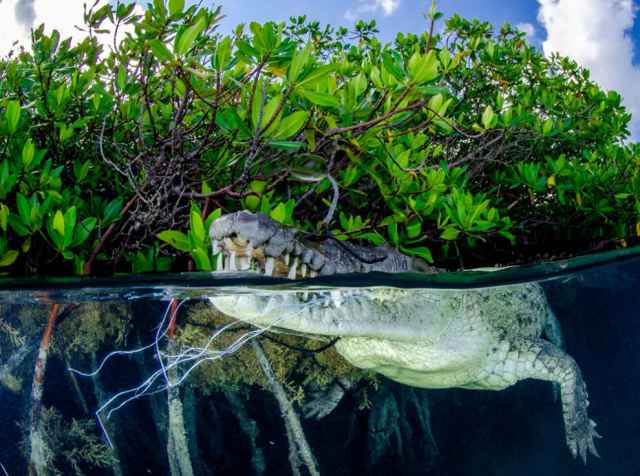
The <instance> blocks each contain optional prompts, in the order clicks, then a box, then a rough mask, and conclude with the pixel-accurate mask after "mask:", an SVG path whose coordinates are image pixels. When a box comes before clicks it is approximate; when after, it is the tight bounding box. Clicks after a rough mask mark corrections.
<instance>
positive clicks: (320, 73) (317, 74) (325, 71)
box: [298, 64, 336, 86]
mask: <svg viewBox="0 0 640 476" xmlns="http://www.w3.org/2000/svg"><path fill="white" fill-rule="evenodd" d="M335 69H336V67H335V65H333V64H325V65H322V66H319V67H317V68H315V69H314V70H312V71H310V72H309V73H308V74H307V75H306V76H305V77H304V78H303V79H302V80H301V81H300V82H299V83H298V86H304V85H307V86H312V85H313V84H314V83H315V82H316V81H320V80H321V79H324V78H326V77H327V76H328V75H329V73H331V72H332V71H334V70H335Z"/></svg>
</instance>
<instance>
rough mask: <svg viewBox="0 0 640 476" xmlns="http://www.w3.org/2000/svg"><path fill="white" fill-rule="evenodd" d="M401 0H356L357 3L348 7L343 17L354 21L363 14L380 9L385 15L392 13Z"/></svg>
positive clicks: (373, 12) (371, 13)
mask: <svg viewBox="0 0 640 476" xmlns="http://www.w3.org/2000/svg"><path fill="white" fill-rule="evenodd" d="M400 1H401V0H358V4H357V5H355V6H354V7H353V8H350V9H348V10H347V11H346V12H345V14H344V17H345V18H346V19H347V20H349V21H355V20H357V19H359V18H362V16H364V15H368V16H371V15H374V14H376V13H377V12H379V11H380V10H382V13H383V14H384V15H385V16H389V15H393V13H395V11H396V10H397V9H398V7H400Z"/></svg>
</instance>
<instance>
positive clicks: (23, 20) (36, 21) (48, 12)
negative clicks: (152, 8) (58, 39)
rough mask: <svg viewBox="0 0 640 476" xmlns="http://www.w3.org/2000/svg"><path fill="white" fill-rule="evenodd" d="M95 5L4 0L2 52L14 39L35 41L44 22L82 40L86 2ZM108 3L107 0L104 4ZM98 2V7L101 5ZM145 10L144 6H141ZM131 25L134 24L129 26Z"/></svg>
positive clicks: (80, 0) (72, 0) (0, 5)
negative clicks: (36, 30)
mask: <svg viewBox="0 0 640 476" xmlns="http://www.w3.org/2000/svg"><path fill="white" fill-rule="evenodd" d="M84 3H87V4H89V5H91V4H92V3H93V2H91V1H87V0H0V56H5V55H6V54H7V53H8V52H9V51H10V50H11V49H12V45H13V43H14V42H16V41H17V42H18V43H19V44H21V45H23V46H25V47H28V46H29V45H30V42H31V39H30V38H31V36H30V31H31V28H32V27H37V26H38V25H40V24H41V23H44V24H45V27H46V31H48V32H50V31H52V30H53V29H56V30H58V31H59V32H60V34H61V36H62V38H68V37H71V38H73V39H74V40H79V39H81V38H83V37H84V35H85V33H83V32H81V31H79V30H78V29H77V28H76V26H82V25H83V23H84V20H83V13H84V10H83V4H84ZM104 3H106V2H105V1H104V0H102V1H101V2H100V5H101V4H104ZM100 5H98V8H99V6H100ZM137 10H138V11H141V7H137ZM107 21H108V20H107ZM128 28H130V27H128ZM101 39H103V40H104V42H105V43H106V44H110V43H111V36H110V35H106V34H105V35H103V36H102V38H101Z"/></svg>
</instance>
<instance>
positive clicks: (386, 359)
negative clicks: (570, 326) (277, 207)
mask: <svg viewBox="0 0 640 476" xmlns="http://www.w3.org/2000/svg"><path fill="white" fill-rule="evenodd" d="M209 235H210V238H211V240H212V246H213V252H214V253H219V255H218V256H219V258H218V270H224V271H238V272H242V271H250V270H253V271H257V272H259V273H261V274H264V275H267V276H274V277H287V278H289V279H302V278H313V277H316V276H325V275H333V274H339V273H366V272H372V271H379V272H387V273H400V272H422V273H437V272H441V270H439V269H437V268H435V267H432V266H430V265H428V264H427V263H426V262H424V261H422V260H421V259H420V258H416V257H411V256H406V255H404V254H402V253H400V252H398V251H397V250H395V249H394V248H391V247H388V246H378V247H367V246H362V245H357V244H353V243H348V242H341V241H338V240H336V239H329V238H326V239H322V240H314V239H313V238H312V237H310V236H309V235H305V234H304V233H303V232H301V231H300V230H297V229H294V228H292V227H288V226H284V225H282V224H280V223H278V222H276V221H274V220H272V219H270V218H269V217H267V216H266V215H263V214H254V213H251V212H248V211H239V212H236V213H231V214H227V215H223V216H221V217H220V218H218V219H217V220H215V221H214V222H213V223H212V224H211V227H210V230H209ZM209 299H210V300H211V302H212V303H213V305H214V307H216V308H217V309H218V310H219V311H220V312H222V313H224V314H226V315H228V316H231V317H233V318H235V319H238V320H241V321H244V322H248V323H251V324H254V325H256V326H260V327H274V326H275V327H277V328H280V329H284V330H287V331H293V332H298V333H303V334H310V335H321V336H330V337H333V338H334V339H337V341H336V344H335V348H336V350H337V352H338V353H339V354H340V355H341V356H342V357H344V358H345V359H346V360H347V361H348V362H350V363H351V364H352V365H354V366H356V367H358V368H361V369H366V370H370V371H374V372H377V373H380V374H382V375H384V376H385V377H387V378H389V379H392V380H395V381H397V382H400V383H402V384H405V385H409V386H414V387H419V388H430V389H434V388H465V389H481V390H502V389H504V388H506V387H509V386H511V385H514V384H515V383H516V382H518V381H520V380H524V379H539V380H545V381H550V382H553V383H554V385H555V386H556V388H559V393H560V398H561V403H562V415H563V420H564V429H565V439H566V443H567V446H568V448H569V451H570V453H571V454H572V456H573V457H574V458H576V457H577V456H579V457H580V458H581V460H582V461H583V462H584V463H585V464H586V462H587V455H588V454H589V453H590V454H592V455H594V456H596V457H598V456H599V455H598V452H597V449H596V446H595V438H600V435H599V434H598V433H597V431H596V429H595V428H596V424H595V422H594V421H593V420H591V419H590V418H589V416H588V413H587V408H588V406H589V400H588V395H587V389H586V385H585V382H584V380H583V377H582V374H581V371H580V368H579V367H578V364H577V363H576V361H575V360H574V359H573V358H572V357H571V356H569V355H568V354H567V353H566V352H565V351H564V350H563V339H562V333H561V331H560V327H559V323H558V321H557V319H556V317H555V315H554V313H553V311H552V309H551V307H550V305H549V303H548V301H547V298H546V296H545V293H544V290H543V289H542V287H541V286H540V285H539V284H537V283H524V284H509V285H502V286H494V287H486V288H476V289H398V288H390V287H374V288H353V289H349V290H344V291H343V290H340V291H326V292H319V293H314V294H313V297H312V298H309V291H308V290H307V291H304V292H302V291H298V290H294V291H282V292H270V293H264V292H257V293H251V294H249V293H241V294H226V295H222V294H221V295H215V296H211V297H210V298H209ZM304 303H306V304H307V305H302V304H304ZM287 309H296V312H284V311H285V310H287Z"/></svg>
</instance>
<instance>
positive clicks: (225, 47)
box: [0, 0, 640, 274]
mask: <svg viewBox="0 0 640 476" xmlns="http://www.w3.org/2000/svg"><path fill="white" fill-rule="evenodd" d="M440 16H441V15H440V14H439V13H437V12H436V11H435V9H434V8H432V9H431V10H430V12H429V13H428V15H427V17H428V21H429V22H430V24H427V28H426V30H427V31H426V32H425V33H423V34H419V35H415V34H408V35H403V34H399V35H398V36H397V38H396V40H395V41H394V42H393V43H392V44H386V45H383V44H381V43H380V42H379V41H378V40H377V39H376V36H375V34H376V28H375V23H374V22H370V23H366V22H359V23H357V24H356V26H355V30H354V31H353V32H349V31H347V30H346V29H342V28H341V29H334V28H332V27H326V28H321V27H320V25H319V24H318V23H316V22H309V21H307V19H306V18H305V17H298V18H291V19H290V21H289V23H287V24H285V23H265V24H258V23H251V24H250V25H248V26H245V25H240V26H238V27H237V28H236V29H235V30H234V32H233V33H232V34H231V35H228V36H223V35H221V34H218V33H216V28H217V27H218V25H219V23H220V21H221V19H222V15H221V13H220V9H219V8H218V9H214V10H212V9H208V8H204V7H197V6H191V7H189V8H185V6H184V2H183V1H169V2H168V4H167V3H166V2H164V1H163V0H154V1H153V3H152V4H151V5H149V6H148V8H147V10H146V11H145V12H144V15H142V16H140V15H137V14H136V13H135V10H134V7H133V5H127V4H116V5H106V6H103V7H101V8H99V9H98V10H95V11H94V10H90V11H87V12H86V15H85V20H86V37H85V39H84V40H83V41H81V42H79V43H77V44H75V45H72V44H71V43H70V40H62V39H61V38H60V35H59V34H58V33H57V32H55V31H54V32H53V33H51V34H50V35H48V34H46V33H45V31H44V28H43V27H42V26H41V27H39V28H38V29H36V30H35V31H34V32H33V46H32V48H31V50H29V51H18V52H16V53H15V54H14V55H10V56H9V57H7V58H5V59H4V60H2V61H1V62H0V147H1V149H0V150H1V156H0V266H2V267H3V269H5V270H7V271H9V272H12V273H16V274H26V273H34V272H40V273H52V272H58V273H60V272H61V270H64V271H63V272H66V273H69V272H73V271H75V272H76V273H79V274H89V273H93V274H95V273H110V272H116V271H125V272H128V271H133V272H145V271H164V270H168V269H171V268H172V269H174V270H179V269H193V268H197V269H204V270H206V269H212V268H213V267H214V260H215V257H213V256H211V255H210V251H209V246H208V240H207V236H206V235H207V234H206V230H207V227H208V225H209V223H210V222H211V221H212V220H213V219H214V218H215V217H217V216H219V214H220V213H223V212H224V213H227V212H231V211H236V210H239V209H250V210H254V211H262V212H264V213H267V214H270V215H271V216H272V217H273V218H274V219H276V220H279V221H281V222H284V223H288V224H292V225H296V226H297V227H299V228H302V229H304V230H305V231H307V232H309V233H310V234H315V235H317V236H326V235H332V236H334V237H335V238H337V239H360V240H365V241H369V242H371V243H374V244H382V243H384V242H387V243H390V244H391V245H392V246H396V247H398V248H400V249H401V250H402V251H403V252H406V253H409V254H413V255H417V256H422V257H424V258H425V259H427V260H430V261H431V260H435V262H436V263H437V264H439V265H441V266H446V267H451V268H453V267H457V266H458V265H459V264H460V263H462V264H463V265H467V266H468V265H471V264H495V263H505V262H527V261H531V260H533V259H537V258H539V257H540V256H541V253H543V252H546V253H549V254H550V255H563V254H564V255H566V254H578V253H582V252H588V251H592V250H596V249H603V248H610V247H615V246H626V244H627V243H629V242H630V240H632V239H633V238H632V237H634V236H636V235H638V234H640V225H639V224H638V223H640V173H639V171H640V155H639V149H638V146H637V145H636V144H634V143H628V142H625V141H626V140H627V139H628V135H629V131H628V123H629V120H630V115H629V114H628V113H627V112H626V111H625V109H624V107H623V106H622V105H621V98H620V95H619V94H617V93H615V92H605V91H603V90H601V89H600V88H599V87H598V86H597V85H595V84H594V83H593V82H592V81H590V79H589V73H588V71H586V70H584V69H582V68H580V67H578V66H577V65H576V63H575V62H573V61H571V60H570V59H567V58H563V57H560V56H553V57H551V58H546V57H545V56H544V55H543V54H542V53H541V52H540V51H538V50H537V49H536V48H535V47H532V46H531V45H528V44H527V42H526V40H525V37H524V34H523V33H521V32H519V31H518V30H517V29H515V28H513V27H511V26H509V25H504V26H503V27H502V28H501V29H500V31H497V32H496V31H494V30H493V27H492V26H491V25H490V24H488V23H482V22H479V21H477V20H471V21H470V20H465V19H463V18H460V17H458V16H454V17H452V18H450V19H449V20H448V21H446V28H445V29H444V30H443V33H442V34H434V33H433V31H434V28H433V23H434V22H435V21H437V20H438V19H439V17H440ZM107 20H108V21H107ZM109 22H111V23H110V24H111V25H112V26H111V27H110V28H107V27H106V26H105V25H108V24H109ZM127 26H128V27H130V28H131V30H132V31H131V32H129V33H127V34H126V35H125V36H124V38H123V39H122V40H121V41H119V42H117V41H115V40H114V41H113V43H112V46H111V47H110V48H106V47H105V46H104V45H103V44H102V43H101V42H100V41H99V38H102V37H104V36H105V35H108V34H113V33H114V32H117V31H118V30H122V28H124V27H127ZM114 38H115V35H114ZM625 240H626V241H625ZM96 262H101V263H103V265H102V266H99V267H98V266H96V264H95V263H96Z"/></svg>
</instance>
